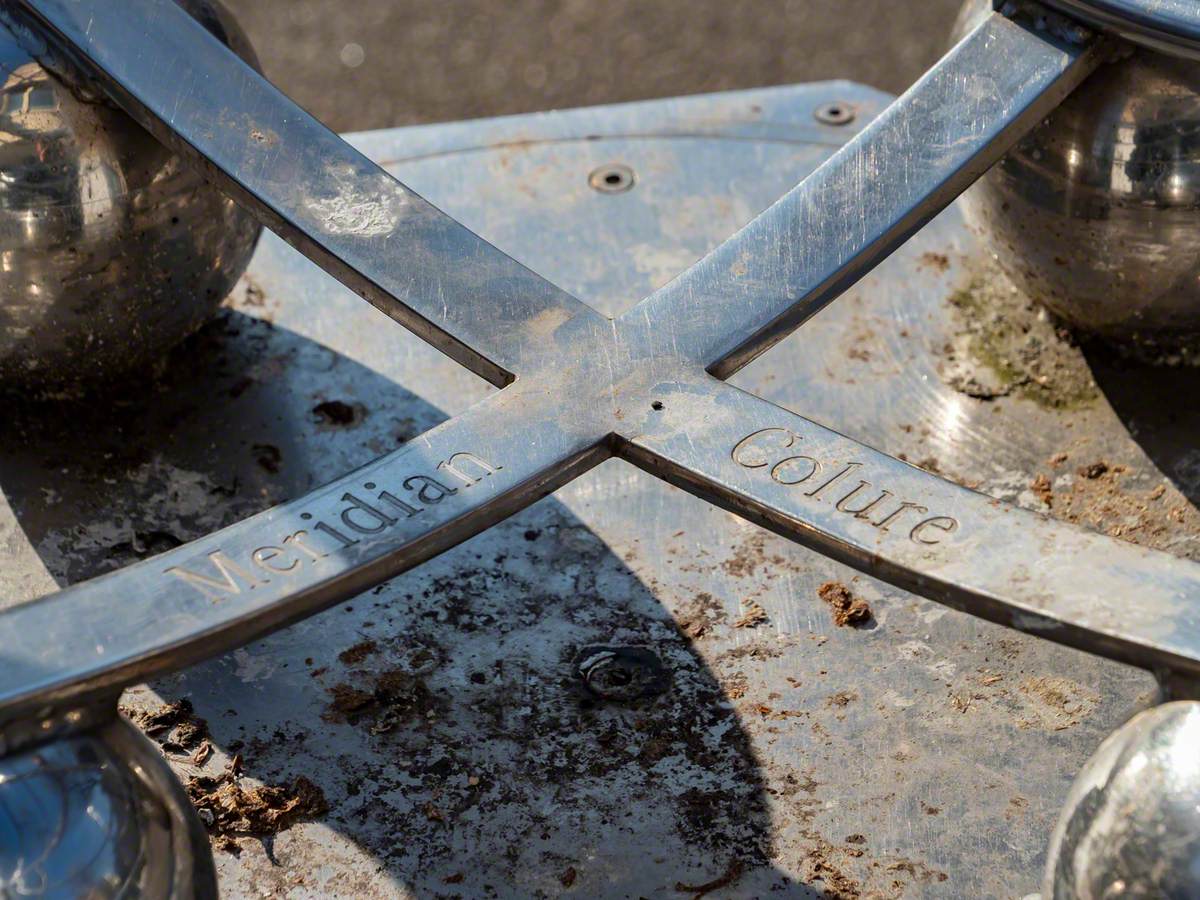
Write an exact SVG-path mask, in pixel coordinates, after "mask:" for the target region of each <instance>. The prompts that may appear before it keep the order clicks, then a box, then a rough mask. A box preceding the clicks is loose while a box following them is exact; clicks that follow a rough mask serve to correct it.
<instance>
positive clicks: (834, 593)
mask: <svg viewBox="0 0 1200 900" xmlns="http://www.w3.org/2000/svg"><path fill="white" fill-rule="evenodd" d="M817 596H818V597H820V598H821V599H822V600H824V601H825V602H826V603H828V604H829V607H830V609H832V610H833V623H834V624H835V625H837V626H839V627H844V626H847V625H849V626H851V627H854V628H859V627H861V626H863V625H865V624H867V623H868V622H870V621H871V617H872V613H871V607H870V606H869V605H868V604H867V601H866V600H862V599H860V598H858V597H855V596H854V594H853V593H851V592H850V589H849V588H848V587H846V585H844V584H842V583H841V582H840V581H827V582H825V583H824V584H823V585H821V586H820V587H819V588H817Z"/></svg>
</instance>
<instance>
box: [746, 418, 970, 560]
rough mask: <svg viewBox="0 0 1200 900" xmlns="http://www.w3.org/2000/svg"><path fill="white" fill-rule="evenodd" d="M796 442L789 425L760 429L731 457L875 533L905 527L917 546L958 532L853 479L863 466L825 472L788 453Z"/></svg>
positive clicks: (954, 525)
mask: <svg viewBox="0 0 1200 900" xmlns="http://www.w3.org/2000/svg"><path fill="white" fill-rule="evenodd" d="M801 440H803V438H802V437H801V436H800V435H799V434H797V433H796V432H794V431H792V430H791V429H790V428H762V429H759V430H758V431H756V432H754V433H753V434H749V435H746V437H744V438H742V439H741V440H740V441H738V442H737V444H735V445H734V448H733V450H732V451H731V452H730V456H731V457H732V459H733V461H734V462H735V463H737V464H738V465H739V466H741V467H742V468H745V469H766V470H767V473H766V474H767V475H769V476H770V478H771V480H772V481H774V482H775V483H776V484H780V485H783V486H784V487H794V488H797V489H799V490H801V491H802V492H803V494H804V496H805V497H808V498H811V499H813V500H821V501H824V502H826V503H829V502H832V503H833V508H834V509H835V510H837V511H838V512H841V513H845V514H846V515H848V516H853V517H854V518H855V519H859V520H861V521H864V522H867V523H868V524H870V525H873V526H874V527H876V528H878V529H879V530H880V531H891V530H892V529H897V528H900V529H906V530H907V531H908V537H909V540H911V541H912V542H913V543H916V544H923V545H926V546H929V545H933V544H940V543H941V542H942V539H943V538H944V537H945V536H946V535H947V534H953V533H954V532H955V531H958V520H957V519H955V518H954V517H953V516H931V515H929V509H928V508H927V507H925V506H922V505H921V504H920V503H914V502H912V501H910V500H901V499H900V498H899V497H897V496H896V495H895V494H893V493H892V492H891V491H888V490H884V489H882V488H876V487H874V486H873V485H872V484H871V482H869V481H866V480H864V479H862V478H856V477H855V476H856V475H857V474H858V470H859V469H861V468H862V465H863V464H862V463H860V462H847V463H845V464H844V465H842V466H841V468H839V469H837V470H836V471H830V472H827V471H826V470H827V469H829V468H830V467H827V466H826V465H825V464H824V463H822V462H821V461H820V460H819V459H816V458H815V457H812V456H808V455H805V454H802V453H789V452H788V451H791V450H792V449H793V447H795V445H796V444H797V443H798V442H799V441H801ZM768 467H769V468H768ZM876 492H878V493H876Z"/></svg>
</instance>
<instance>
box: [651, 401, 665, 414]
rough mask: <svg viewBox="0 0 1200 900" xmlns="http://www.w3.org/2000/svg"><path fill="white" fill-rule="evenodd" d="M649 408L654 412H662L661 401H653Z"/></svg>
mask: <svg viewBox="0 0 1200 900" xmlns="http://www.w3.org/2000/svg"><path fill="white" fill-rule="evenodd" d="M650 408H651V409H652V410H654V411H655V412H662V408H663V402H662V401H661V400H655V401H654V402H653V403H651V404H650Z"/></svg>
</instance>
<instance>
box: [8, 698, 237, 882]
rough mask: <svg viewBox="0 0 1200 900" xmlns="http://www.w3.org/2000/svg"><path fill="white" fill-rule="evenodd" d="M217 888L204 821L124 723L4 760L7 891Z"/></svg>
mask: <svg viewBox="0 0 1200 900" xmlns="http://www.w3.org/2000/svg"><path fill="white" fill-rule="evenodd" d="M216 895H217V877H216V870H215V868H214V866H213V860H212V850H211V849H210V848H209V843H208V836H207V835H206V834H205V832H204V827H203V825H201V824H200V820H199V818H197V816H196V813H195V811H194V810H193V809H192V806H191V804H190V803H189V802H188V798H187V795H186V794H185V793H184V791H183V788H182V787H181V786H180V784H179V782H178V781H177V780H176V779H175V776H174V775H172V774H171V771H170V769H169V768H168V767H167V764H166V763H165V762H164V760H163V758H162V755H161V754H160V753H159V752H158V749H157V748H156V747H155V746H154V745H153V744H151V743H150V742H149V741H148V740H146V738H145V737H143V736H142V735H141V733H139V732H138V731H137V730H136V729H134V728H133V726H131V725H130V724H128V723H127V722H125V721H124V720H121V719H113V720H110V722H109V723H108V724H107V725H103V726H100V727H99V728H97V729H95V730H92V731H87V732H84V733H82V734H78V735H74V736H71V737H64V738H59V739H57V740H54V741H51V742H49V743H46V744H41V745H39V746H36V747H34V748H32V749H29V750H25V751H20V752H16V753H12V754H10V755H8V756H4V757H0V896H4V897H44V898H63V900H68V898H77V897H88V898H95V900H103V898H110V897H111V898H116V897H154V898H163V900H188V898H207V897H216Z"/></svg>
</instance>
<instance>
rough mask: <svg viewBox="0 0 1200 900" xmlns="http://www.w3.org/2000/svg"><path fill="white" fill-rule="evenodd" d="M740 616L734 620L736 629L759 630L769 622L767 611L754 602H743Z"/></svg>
mask: <svg viewBox="0 0 1200 900" xmlns="http://www.w3.org/2000/svg"><path fill="white" fill-rule="evenodd" d="M742 609H743V610H744V611H743V612H742V614H741V615H740V616H738V617H737V618H736V619H734V620H733V627H734V628H757V627H758V626H759V625H762V624H763V623H764V622H766V621H767V611H766V610H765V609H763V608H762V607H761V606H760V605H759V604H758V603H757V602H756V601H754V600H743V601H742Z"/></svg>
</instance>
